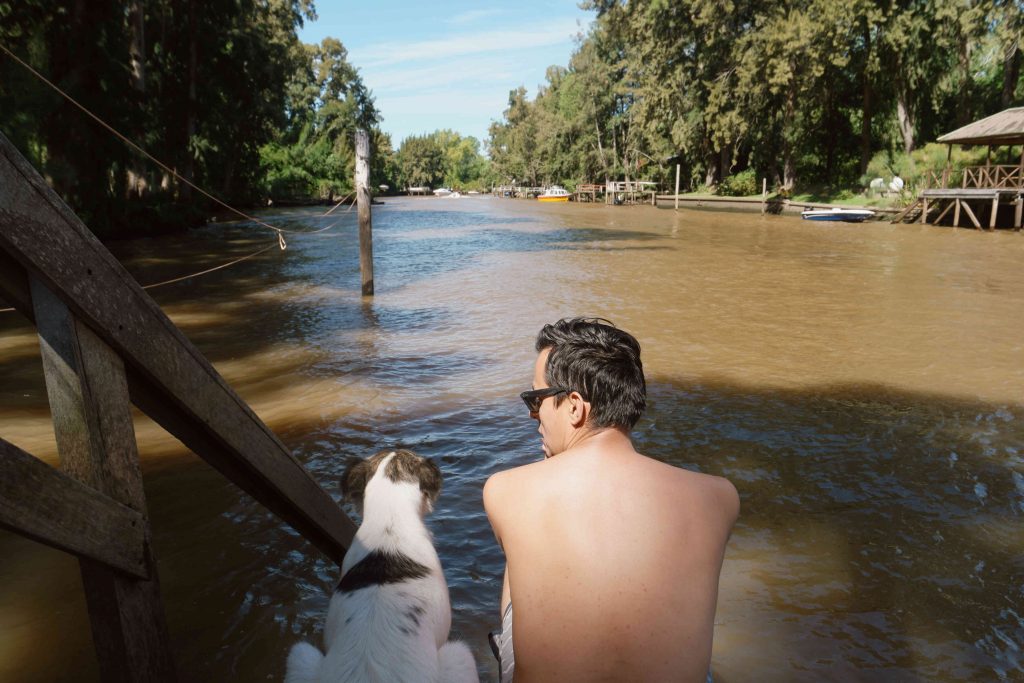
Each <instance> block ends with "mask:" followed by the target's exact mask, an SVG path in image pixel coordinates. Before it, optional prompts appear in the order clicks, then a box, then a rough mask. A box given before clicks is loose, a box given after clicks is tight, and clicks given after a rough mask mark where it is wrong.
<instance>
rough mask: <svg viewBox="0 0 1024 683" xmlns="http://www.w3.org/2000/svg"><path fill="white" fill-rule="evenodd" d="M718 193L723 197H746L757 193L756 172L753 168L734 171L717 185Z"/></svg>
mask: <svg viewBox="0 0 1024 683" xmlns="http://www.w3.org/2000/svg"><path fill="white" fill-rule="evenodd" d="M718 194H720V195H722V196H724V197H746V196H748V195H752V194H757V174H756V173H755V172H754V169H752V168H748V169H747V170H745V171H740V172H739V173H735V174H733V175H731V176H729V177H728V178H726V179H725V180H723V181H722V182H721V183H720V184H719V185H718Z"/></svg>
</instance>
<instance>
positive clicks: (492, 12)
mask: <svg viewBox="0 0 1024 683" xmlns="http://www.w3.org/2000/svg"><path fill="white" fill-rule="evenodd" d="M502 14H508V12H507V11H506V10H503V9H498V8H494V9H474V10H469V11H468V12H462V13H461V14H454V15H452V16H450V17H448V18H447V19H446V20H445V23H447V24H457V25H458V24H472V23H475V22H477V21H480V20H481V19H487V18H489V17H496V16H499V15H502Z"/></svg>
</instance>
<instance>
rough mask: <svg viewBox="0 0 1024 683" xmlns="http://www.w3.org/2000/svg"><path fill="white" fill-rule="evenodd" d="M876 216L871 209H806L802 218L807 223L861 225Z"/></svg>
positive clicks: (801, 213)
mask: <svg viewBox="0 0 1024 683" xmlns="http://www.w3.org/2000/svg"><path fill="white" fill-rule="evenodd" d="M874 215H875V212H874V211H871V210H870V209H840V208H838V207H832V208H831V209H804V210H803V211H801V212H800V217H801V218H803V219H804V220H805V221H844V222H846V223H860V222H861V221H863V220H865V219H867V218H871V217H872V216H874Z"/></svg>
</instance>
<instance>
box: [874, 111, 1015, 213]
mask: <svg viewBox="0 0 1024 683" xmlns="http://www.w3.org/2000/svg"><path fill="white" fill-rule="evenodd" d="M938 141H939V142H943V143H946V144H947V145H948V148H949V153H948V155H947V157H946V168H945V169H944V170H943V171H942V172H941V173H929V174H928V178H927V180H926V182H927V185H928V187H926V188H925V189H923V190H922V191H921V192H920V193H919V194H918V196H917V199H916V200H915V201H914V202H913V203H912V204H911V205H910V206H908V207H907V209H906V210H905V211H904V212H903V213H901V214H900V215H899V216H898V217H897V218H896V219H895V220H893V222H894V223H896V222H900V221H903V222H920V223H930V224H932V225H938V224H940V223H942V221H943V220H944V219H946V217H947V216H950V212H952V216H951V220H952V225H953V227H960V221H961V218H962V216H966V217H967V219H968V220H970V222H971V224H972V225H973V226H974V227H975V228H977V229H979V230H980V229H982V228H983V226H984V228H985V229H988V230H995V229H996V227H997V224H998V222H999V214H1000V211H999V209H1000V207H1007V206H1012V207H1013V227H1014V229H1016V230H1020V229H1021V218H1022V216H1021V213H1022V206H1024V146H1022V148H1021V155H1020V163H1018V164H993V163H992V151H993V150H994V149H997V148H998V147H1004V146H1008V147H1009V148H1010V149H1011V150H1012V149H1013V147H1014V146H1015V145H1024V107H1014V108H1011V109H1007V110H1005V111H1002V112H999V113H998V114H993V115H992V116H988V117H986V118H984V119H981V120H980V121H975V122H973V123H970V124H967V125H966V126H963V127H961V128H958V129H957V130H955V131H953V132H951V133H947V134H945V135H942V136H940V137H939V139H938ZM953 145H970V146H977V145H987V146H988V153H987V154H986V156H985V165H984V166H969V167H967V168H964V169H962V170H961V171H956V172H954V169H953V168H952V165H951V160H952V155H953ZM957 173H959V175H960V178H959V180H958V179H957V178H955V177H954V176H956V175H957ZM957 185H959V187H957ZM933 213H934V217H932V214H933ZM1005 213H1008V212H1005Z"/></svg>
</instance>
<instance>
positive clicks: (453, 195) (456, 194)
mask: <svg viewBox="0 0 1024 683" xmlns="http://www.w3.org/2000/svg"><path fill="white" fill-rule="evenodd" d="M442 196H443V197H446V198H448V199H458V198H459V197H461V196H462V193H461V192H449V193H448V194H446V195H442Z"/></svg>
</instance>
